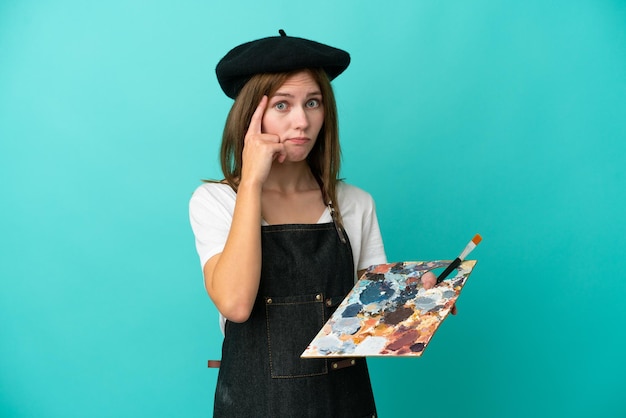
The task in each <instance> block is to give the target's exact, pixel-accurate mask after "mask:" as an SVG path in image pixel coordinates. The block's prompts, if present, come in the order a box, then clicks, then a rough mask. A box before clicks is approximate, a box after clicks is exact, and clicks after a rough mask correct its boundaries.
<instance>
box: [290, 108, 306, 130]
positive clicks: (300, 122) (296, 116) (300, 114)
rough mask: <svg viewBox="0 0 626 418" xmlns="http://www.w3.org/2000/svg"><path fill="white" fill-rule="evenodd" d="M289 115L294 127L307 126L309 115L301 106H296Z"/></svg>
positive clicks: (301, 128) (302, 127) (301, 127)
mask: <svg viewBox="0 0 626 418" xmlns="http://www.w3.org/2000/svg"><path fill="white" fill-rule="evenodd" d="M291 117H292V123H293V127H294V128H295V129H299V130H304V129H306V128H308V127H309V115H308V114H307V112H306V110H305V109H304V108H303V107H302V106H296V107H295V108H294V109H293V110H292V112H291Z"/></svg>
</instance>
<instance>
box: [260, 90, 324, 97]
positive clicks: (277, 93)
mask: <svg viewBox="0 0 626 418" xmlns="http://www.w3.org/2000/svg"><path fill="white" fill-rule="evenodd" d="M321 95H322V92H321V91H314V92H311V93H307V95H306V97H311V96H321ZM276 96H280V97H289V98H293V97H294V95H293V94H291V93H281V92H280V91H277V92H276V93H274V95H273V96H272V97H276Z"/></svg>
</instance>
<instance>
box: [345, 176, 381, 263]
mask: <svg viewBox="0 0 626 418" xmlns="http://www.w3.org/2000/svg"><path fill="white" fill-rule="evenodd" d="M337 199H338V201H339V207H340V210H341V216H342V218H343V223H344V227H345V228H346V232H347V233H348V237H349V238H350V244H351V246H352V255H353V256H354V266H355V273H356V271H358V270H363V269H366V268H368V267H369V266H371V265H374V264H383V263H386V262H387V256H386V255H385V248H384V245H383V239H382V235H381V233H380V227H379V225H378V218H377V216H376V205H375V203H374V199H373V198H372V196H371V195H370V194H369V193H367V192H365V191H364V190H361V189H359V188H358V187H355V186H352V185H349V184H346V183H339V187H338V189H337Z"/></svg>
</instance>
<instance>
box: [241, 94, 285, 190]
mask: <svg viewBox="0 0 626 418" xmlns="http://www.w3.org/2000/svg"><path fill="white" fill-rule="evenodd" d="M268 101H269V99H268V97H267V96H263V98H262V99H261V102H260V103H259V105H258V106H257V108H256V110H255V111H254V114H253V115H252V118H251V119H250V126H249V127H248V132H246V136H245V138H244V145H243V154H242V168H241V181H242V182H252V183H257V184H258V185H262V184H263V183H264V182H265V180H267V176H268V175H269V173H270V170H271V168H272V163H273V162H274V160H276V161H278V162H280V163H282V162H283V161H284V160H285V157H286V154H285V145H284V144H282V143H281V142H280V137H279V136H278V135H274V134H270V133H263V132H262V122H263V115H264V114H265V109H266V108H267V103H268Z"/></svg>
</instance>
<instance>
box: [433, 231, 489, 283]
mask: <svg viewBox="0 0 626 418" xmlns="http://www.w3.org/2000/svg"><path fill="white" fill-rule="evenodd" d="M482 239H483V237H481V236H480V234H476V235H474V238H472V240H471V241H470V242H468V243H467V245H466V246H465V249H464V250H463V252H462V253H461V255H459V256H458V257H457V258H455V259H454V261H453V262H451V263H450V265H449V266H448V267H446V269H445V270H444V271H443V272H442V273H441V274H440V275H439V277H437V284H439V283H441V282H442V281H443V280H444V279H445V278H446V277H448V275H449V274H450V273H452V270H454V269H455V268H457V267H458V266H459V264H461V262H462V261H463V260H465V257H467V256H468V255H469V253H471V252H472V250H473V249H474V248H476V246H477V245H478V243H479V242H480V241H482Z"/></svg>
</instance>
